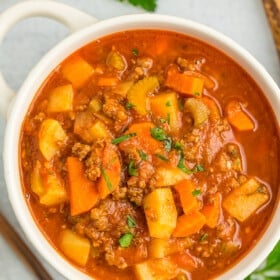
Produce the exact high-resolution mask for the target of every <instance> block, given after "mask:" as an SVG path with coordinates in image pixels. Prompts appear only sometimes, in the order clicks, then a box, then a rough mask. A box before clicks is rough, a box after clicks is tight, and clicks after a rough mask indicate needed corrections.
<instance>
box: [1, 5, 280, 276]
mask: <svg viewBox="0 0 280 280" xmlns="http://www.w3.org/2000/svg"><path fill="white" fill-rule="evenodd" d="M18 2H22V1H18V0H0V12H2V11H3V10H5V9H6V8H8V7H10V6H11V5H13V4H15V3H18ZM57 2H64V3H65V4H69V5H71V6H73V7H76V8H78V9H81V10H83V11H85V12H87V13H89V14H91V15H94V16H95V17H96V18H98V19H106V18H110V17H114V16H119V15H124V14H136V13H143V12H144V11H143V10H142V9H140V8H135V7H132V6H130V5H128V4H124V3H121V2H118V1H116V0H59V1H57ZM157 13H161V14H169V15H175V16H179V17H183V18H186V19H192V20H195V21H197V22H200V23H203V24H206V25H208V26H210V27H213V28H215V29H216V30H218V31H220V32H222V33H224V34H225V35H227V36H229V37H231V38H232V39H233V40H235V41H236V42H237V43H239V44H240V45H241V46H243V47H244V48H245V49H247V50H248V51H249V52H250V53H251V54H252V55H253V56H254V57H255V58H256V59H257V60H258V61H259V62H260V63H262V64H263V65H264V67H265V68H266V69H267V71H268V72H269V73H270V74H271V76H272V77H273V78H274V79H275V81H276V82H277V84H278V85H280V65H279V60H278V57H277V55H276V51H275V48H274V45H273V40H272V36H271V34H270V30H269V26H268V23H267V20H266V18H265V13H264V10H263V7H262V1H261V0H246V1H244V0H234V1H232V0H211V1H209V0H171V1H170V0H158V9H157ZM67 34H68V31H67V29H66V28H65V27H64V26H62V25H61V24H58V23H56V22H54V21H53V20H49V19H42V18H34V19H27V20H24V21H22V22H21V23H19V24H17V25H16V26H15V27H14V28H13V29H12V30H11V31H10V32H9V34H8V35H7V37H6V38H5V40H4V42H3V44H2V46H1V47H0V70H1V71H2V72H3V74H4V77H5V78H6V80H7V81H8V83H9V84H10V85H11V87H12V88H13V89H14V90H16V91H17V90H18V89H19V87H20V85H21V84H22V82H23V81H24V79H25V77H26V75H27V73H28V72H29V71H30V70H31V69H32V67H33V66H34V65H35V64H36V63H37V62H38V61H39V60H40V58H41V57H42V56H43V55H44V54H45V53H46V52H47V51H48V50H49V49H50V48H51V47H52V46H54V45H55V44H56V43H57V42H59V41H60V40H61V39H63V38H64V37H65V36H67ZM0 98H1V89H0ZM4 130H5V122H4V120H3V119H0V156H1V160H0V180H1V181H0V210H1V211H2V212H3V213H4V214H5V216H6V217H7V218H8V219H9V221H10V222H11V224H12V225H13V226H14V227H15V228H16V229H17V231H18V232H19V233H20V235H21V236H22V237H23V238H25V237H24V234H23V232H22V231H21V229H20V228H19V225H18V223H17V221H16V218H15V216H14V213H13V210H12V208H11V206H10V204H9V201H8V197H7V191H6V185H5V181H4V176H3V161H2V153H3V134H4ZM30 246H31V245H30ZM31 248H32V247H31ZM36 254H37V253H36ZM37 255H38V254H37ZM43 263H44V265H45V267H46V268H47V269H48V270H49V272H50V274H51V275H52V276H53V278H54V279H58V280H59V279H61V280H62V279H64V278H63V277H62V276H60V275H59V274H58V273H57V272H55V271H54V270H53V269H52V268H51V267H50V266H49V265H48V264H46V263H45V262H44V261H43ZM0 279H1V280H2V279H5V280H16V279H21V280H27V279H36V278H35V277H34V275H33V274H32V273H31V272H30V270H29V269H28V268H27V267H26V266H25V265H24V264H23V263H22V260H21V259H20V258H19V256H18V255H16V254H15V253H14V252H13V251H12V250H10V248H9V247H8V246H7V245H6V244H5V241H4V240H3V239H2V237H1V236H0Z"/></svg>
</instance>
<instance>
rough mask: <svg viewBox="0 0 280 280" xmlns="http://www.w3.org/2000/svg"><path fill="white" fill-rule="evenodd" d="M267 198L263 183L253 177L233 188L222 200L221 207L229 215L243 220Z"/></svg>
mask: <svg viewBox="0 0 280 280" xmlns="http://www.w3.org/2000/svg"><path fill="white" fill-rule="evenodd" d="M268 199H269V194H268V190H267V188H266V186H265V185H263V184H261V183H260V182H258V181H257V180H256V179H255V178H251V179H249V180H248V181H247V182H246V183H244V184H243V185H241V186H240V187H238V188H236V189H234V190H233V191H232V192H231V193H230V194H229V195H228V196H227V197H226V198H225V199H224V201H223V207H224V208H225V209H226V210H227V211H228V212H229V214H230V215H231V216H233V217H234V218H236V219H237V220H238V221H240V222H244V221H245V220H246V219H248V218H249V217H250V216H251V215H252V214H253V213H255V212H256V210H257V209H258V208H260V207H261V206H262V205H263V204H264V203H266V202H267V201H268Z"/></svg>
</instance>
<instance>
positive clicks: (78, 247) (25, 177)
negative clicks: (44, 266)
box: [19, 30, 279, 280]
mask: <svg viewBox="0 0 280 280" xmlns="http://www.w3.org/2000/svg"><path fill="white" fill-rule="evenodd" d="M19 145H20V164H21V166H20V168H21V177H22V184H23V190H24V193H25V194H26V200H27V203H28V205H29V207H30V211H31V212H32V215H33V217H34V219H35V221H36V223H37V224H38V227H39V228H40V229H41V231H42V232H43V234H44V235H45V236H46V238H47V239H48V241H49V242H50V243H51V244H52V246H53V247H54V248H55V250H57V251H58V252H59V253H60V254H61V255H62V256H63V257H64V258H66V259H67V260H68V261H69V262H71V263H72V264H73V265H75V266H76V267H77V268H78V269H80V270H81V271H83V272H84V273H86V274H88V275H89V276H92V277H94V278H95V279H137V280H144V279H152V280H155V279H157V280H159V279H160V280H161V279H162V280H165V279H166V280H168V279H176V280H182V279H193V280H195V279H202V278H203V279H210V278H213V277H215V276H217V275H219V274H221V273H223V272H225V271H226V270H227V269H229V268H230V267H231V266H233V265H234V264H235V263H236V262H238V261H239V260H240V259H241V258H242V257H243V256H244V255H245V254H246V253H247V252H248V251H249V250H250V249H251V248H252V247H253V246H254V245H255V243H256V242H257V241H258V239H259V238H260V237H261V235H262V233H263V232H264V230H265V228H266V226H267V224H268V222H269V220H270V216H271V214H272V212H273V211H274V208H275V206H276V203H277V199H278V188H279V127H278V124H277V122H276V119H275V116H274V115H273V112H272V110H271V107H270V106H269V104H268V102H267V100H266V98H265V96H264V94H263V93H262V92H261V91H260V89H259V88H258V86H257V85H256V84H255V82H254V81H253V80H252V79H251V78H250V77H249V76H248V75H247V74H246V73H245V72H244V70H243V69H241V68H240V67H239V66H238V65H237V64H236V63H235V62H233V61H232V60H231V59H230V58H229V57H227V56H226V55H225V54H223V53H221V52H219V51H218V50H216V49H214V48H213V47H211V46H209V45H207V44H205V43H203V42H201V41H198V40H196V39H194V38H191V37H187V36H185V35H182V34H177V33H173V32H166V31H160V30H138V31H126V32H121V33H117V34H114V35H110V36H107V37H104V38H101V39H99V40H96V41H93V42H92V43H90V44H88V45H86V46H84V47H83V48H81V49H79V50H78V51H77V52H75V53H74V54H72V55H71V56H70V57H69V58H67V59H66V60H65V61H63V62H62V63H61V64H60V65H58V66H57V68H56V69H54V71H53V72H52V73H51V74H50V76H49V77H48V79H47V80H46V81H45V83H44V84H43V85H42V87H41V88H40V89H39V91H38V93H37V95H36V98H35V100H34V101H33V103H32V105H31V107H30V108H29V111H28V114H27V115H26V118H25V121H24V123H23V125H22V133H21V139H20V144H19Z"/></svg>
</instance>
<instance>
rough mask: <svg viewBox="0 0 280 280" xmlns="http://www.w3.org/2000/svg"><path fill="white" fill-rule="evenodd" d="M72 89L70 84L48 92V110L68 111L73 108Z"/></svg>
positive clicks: (53, 111) (54, 111) (51, 111)
mask: <svg viewBox="0 0 280 280" xmlns="http://www.w3.org/2000/svg"><path fill="white" fill-rule="evenodd" d="M73 98H74V91H73V88H72V85H71V84H69V85H64V86H60V87H57V88H55V89H53V90H52V91H51V92H50V94H49V102H48V109H47V110H48V112H50V113H59V112H68V111H72V109H73Z"/></svg>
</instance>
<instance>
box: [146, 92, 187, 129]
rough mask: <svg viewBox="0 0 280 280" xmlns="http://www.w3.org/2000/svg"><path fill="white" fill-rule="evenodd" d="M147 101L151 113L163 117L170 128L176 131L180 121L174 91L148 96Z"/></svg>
mask: <svg viewBox="0 0 280 280" xmlns="http://www.w3.org/2000/svg"><path fill="white" fill-rule="evenodd" d="M149 101H150V106H151V111H152V113H153V115H154V116H155V117H158V118H162V119H164V120H165V121H166V122H167V123H168V124H169V125H170V128H171V130H172V131H174V132H177V131H178V130H179V129H180V127H181V125H182V123H181V119H180V116H179V108H178V100H177V96H176V93H174V92H170V93H162V94H159V95H156V96H153V97H150V98H149Z"/></svg>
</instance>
